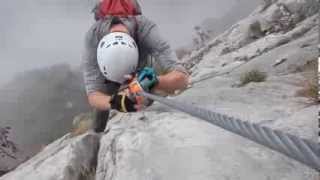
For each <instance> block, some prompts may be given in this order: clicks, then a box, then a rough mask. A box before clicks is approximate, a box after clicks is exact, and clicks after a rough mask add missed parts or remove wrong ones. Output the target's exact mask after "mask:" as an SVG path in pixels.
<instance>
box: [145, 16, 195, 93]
mask: <svg viewBox="0 0 320 180" xmlns="http://www.w3.org/2000/svg"><path fill="white" fill-rule="evenodd" d="M145 24H147V25H145V26H144V27H142V28H144V29H143V30H142V31H144V32H145V34H144V38H143V40H142V45H143V47H144V48H146V49H147V50H149V51H150V52H151V54H152V55H153V56H154V57H155V59H156V60H157V62H158V64H159V65H160V66H161V69H162V70H163V71H165V72H166V74H165V75H160V76H159V77H158V80H159V83H158V85H157V86H156V87H155V88H154V91H165V92H167V93H169V94H172V93H174V92H175V91H176V90H183V89H186V88H187V86H188V78H189V74H188V72H187V70H186V69H185V68H184V67H183V66H182V65H181V64H179V63H178V59H177V57H176V55H175V53H174V52H173V51H172V49H171V47H170V45H169V43H168V42H167V41H165V40H164V39H163V38H162V37H161V35H160V33H159V30H158V27H157V26H156V25H155V24H154V23H153V22H151V21H150V20H148V19H145Z"/></svg>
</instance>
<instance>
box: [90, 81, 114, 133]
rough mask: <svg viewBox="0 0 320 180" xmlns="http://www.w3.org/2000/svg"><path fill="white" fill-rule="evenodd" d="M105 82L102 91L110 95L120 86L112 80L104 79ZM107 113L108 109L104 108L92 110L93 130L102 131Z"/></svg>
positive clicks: (107, 118) (105, 123)
mask: <svg viewBox="0 0 320 180" xmlns="http://www.w3.org/2000/svg"><path fill="white" fill-rule="evenodd" d="M105 84H106V86H105V89H104V90H103V92H104V93H105V94H108V95H110V96H112V95H113V94H115V93H117V92H118V90H119V88H120V85H119V84H118V83H115V82H112V81H106V82H105ZM109 114H110V110H106V111H101V110H98V109H95V110H94V119H93V124H92V126H93V127H92V128H93V130H94V131H95V132H103V131H104V129H105V128H106V126H107V123H108V120H109Z"/></svg>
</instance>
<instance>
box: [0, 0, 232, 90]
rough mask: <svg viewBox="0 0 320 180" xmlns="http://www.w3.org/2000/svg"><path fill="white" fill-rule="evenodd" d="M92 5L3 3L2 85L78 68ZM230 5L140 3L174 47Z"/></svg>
mask: <svg viewBox="0 0 320 180" xmlns="http://www.w3.org/2000/svg"><path fill="white" fill-rule="evenodd" d="M90 1H91V0H1V5H0V67H2V68H1V71H0V85H1V84H3V82H5V81H7V80H8V79H11V78H12V77H13V75H14V74H15V73H17V72H21V71H24V70H30V69H32V68H37V67H43V66H47V65H50V64H55V63H60V62H66V63H70V64H72V65H78V64H79V63H80V57H81V49H82V46H83V37H84V34H85V32H86V31H87V30H88V28H89V26H90V24H92V22H93V17H92V14H90V13H89V12H90V10H91V8H92V2H90ZM233 1H234V0H224V1H221V0H197V1H195V0H140V2H141V5H142V10H143V13H144V14H145V15H146V16H148V17H149V18H151V19H152V20H154V21H155V22H156V23H158V24H159V27H160V30H161V32H162V34H163V36H165V38H166V39H168V40H169V41H170V42H171V44H172V46H173V47H178V46H181V45H184V44H186V43H188V42H189V41H190V40H191V37H190V36H191V34H192V27H193V26H194V25H195V24H199V23H200V22H201V21H202V20H203V19H205V18H207V17H218V16H221V15H223V14H224V13H226V12H227V10H228V9H229V8H230V6H231V5H232V4H233Z"/></svg>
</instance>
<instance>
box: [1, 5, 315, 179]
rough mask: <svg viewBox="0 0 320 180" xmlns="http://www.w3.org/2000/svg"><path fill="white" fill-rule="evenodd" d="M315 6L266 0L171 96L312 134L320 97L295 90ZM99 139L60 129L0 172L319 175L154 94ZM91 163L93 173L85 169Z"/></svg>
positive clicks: (196, 58)
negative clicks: (249, 78)
mask: <svg viewBox="0 0 320 180" xmlns="http://www.w3.org/2000/svg"><path fill="white" fill-rule="evenodd" d="M317 7H318V4H317V1H313V0H269V1H264V4H263V5H261V6H260V7H258V8H257V9H256V10H255V11H254V12H253V13H252V14H251V15H250V16H249V17H247V18H245V19H243V20H242V21H240V22H239V23H238V24H236V25H234V26H233V27H231V28H230V29H229V30H227V31H226V32H224V33H223V34H221V35H220V36H218V37H217V38H216V39H214V40H212V42H210V43H209V44H208V46H206V47H203V48H202V49H200V50H199V51H196V52H193V55H192V56H191V57H188V58H186V59H184V62H185V64H186V65H187V66H188V67H190V70H191V71H192V72H193V74H192V87H191V88H190V89H188V90H187V91H185V92H184V93H183V94H181V95H179V96H178V97H175V98H174V99H176V100H178V101H182V102H185V103H189V104H194V105H198V106H201V107H204V108H207V109H210V110H212V111H215V112H220V113H223V114H227V115H229V116H234V117H238V118H240V119H243V120H248V121H250V122H255V123H258V124H260V125H263V126H268V127H271V128H273V129H279V130H282V131H285V132H288V133H291V134H295V135H297V136H299V137H303V138H308V139H312V140H315V141H316V140H317V128H316V127H317V120H316V119H317V111H318V108H319V106H318V105H317V104H315V103H310V99H308V98H307V97H300V96H298V95H297V92H298V91H300V90H301V88H304V87H302V86H301V82H304V81H306V80H308V79H306V76H305V73H306V72H305V70H304V69H305V66H306V65H308V64H310V63H309V62H313V61H314V60H315V59H316V57H317V47H316V44H317V40H318V39H317V32H318V29H317V24H318V22H317V17H316V16H317V15H316V11H317ZM315 68H316V67H315V66H311V71H312V70H315ZM252 69H256V70H259V71H263V72H264V73H266V74H267V80H266V81H264V82H260V83H254V82H251V83H249V84H246V85H245V86H241V87H240V86H238V85H237V84H238V81H239V76H241V75H242V74H243V73H244V72H247V71H250V70H252ZM98 139H99V137H98V135H92V134H84V135H81V136H79V137H74V138H70V137H69V136H66V137H63V138H62V139H60V140H58V141H57V142H55V143H53V144H51V145H50V146H48V147H47V148H46V149H45V150H43V152H41V153H40V154H38V155H37V156H36V157H34V158H32V159H31V160H29V161H27V162H26V163H25V164H23V165H21V166H20V167H18V168H17V169H16V170H15V171H13V172H11V173H9V174H7V175H5V176H4V177H2V178H0V180H11V179H79V180H80V179H81V180H82V179H85V180H91V179H93V178H95V179H96V180H125V179H130V180H162V179H163V180H171V179H174V180H182V179H183V180H188V179H190V180H191V179H199V180H212V179H221V180H235V179H246V180H256V179H259V180H271V179H272V180H273V179H277V180H311V179H316V178H317V177H318V173H317V172H316V171H314V170H312V169H310V168H308V167H306V166H304V165H302V164H300V163H298V162H296V161H294V160H292V159H289V158H287V157H285V156H283V155H281V154H279V153H277V152H273V151H271V150H269V149H267V148H265V147H263V146H260V145H257V144H256V143H253V142H251V141H248V140H246V139H244V138H241V137H239V136H237V135H234V134H231V133H229V132H226V131H224V130H222V129H220V128H217V127H215V126H213V125H211V124H208V123H206V122H204V121H202V120H200V119H197V118H193V117H190V116H188V115H186V114H183V113H181V112H177V111H174V110H172V109H170V108H167V107H166V106H162V105H161V104H158V103H155V104H154V105H153V106H152V107H150V108H149V109H147V110H146V111H143V112H140V113H133V114H121V113H118V114H117V115H116V116H115V117H113V118H112V119H111V120H110V121H109V123H108V127H107V128H106V132H105V133H104V134H102V136H101V139H100V142H98V141H99V140H98ZM98 146H99V147H100V148H99V151H98ZM96 156H98V157H96ZM83 169H85V171H84V172H85V173H83ZM94 169H96V171H95V173H93V174H95V177H92V176H90V175H88V174H91V173H88V172H92V171H91V170H94ZM84 174H85V175H84Z"/></svg>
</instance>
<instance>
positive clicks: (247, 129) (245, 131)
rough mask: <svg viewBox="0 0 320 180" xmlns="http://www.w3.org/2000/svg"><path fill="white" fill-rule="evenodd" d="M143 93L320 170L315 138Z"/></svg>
mask: <svg viewBox="0 0 320 180" xmlns="http://www.w3.org/2000/svg"><path fill="white" fill-rule="evenodd" d="M140 94H141V95H142V96H144V97H146V98H149V99H152V100H154V101H158V102H160V103H162V104H165V105H167V106H169V107H172V108H174V109H177V110H180V111H182V112H185V113H187V114H190V115H192V116H195V117H197V118H200V119H203V120H205V121H207V122H209V123H211V124H214V125H216V126H219V127H221V128H223V129H225V130H227V131H231V132H233V133H235V134H238V135H240V136H242V137H245V138H247V139H250V140H252V141H254V142H256V143H258V144H261V145H264V146H266V147H268V148H270V149H272V150H275V151H278V152H280V153H282V154H284V155H286V156H288V157H290V158H292V159H295V160H297V161H299V162H301V163H303V164H305V165H307V166H309V167H311V168H313V169H315V170H317V171H320V146H319V145H318V144H317V143H315V142H313V141H310V140H307V139H302V138H299V137H297V136H293V135H290V134H287V133H284V132H282V131H279V130H273V129H270V128H268V127H262V126H259V125H258V124H255V123H249V122H246V121H241V120H240V119H236V118H233V117H229V116H226V115H223V114H219V113H215V112H212V111H209V110H206V109H203V108H199V107H195V106H193V105H188V104H187V103H180V102H177V101H174V100H169V99H166V98H163V97H159V96H155V95H152V94H149V93H146V92H141V93H140Z"/></svg>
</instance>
